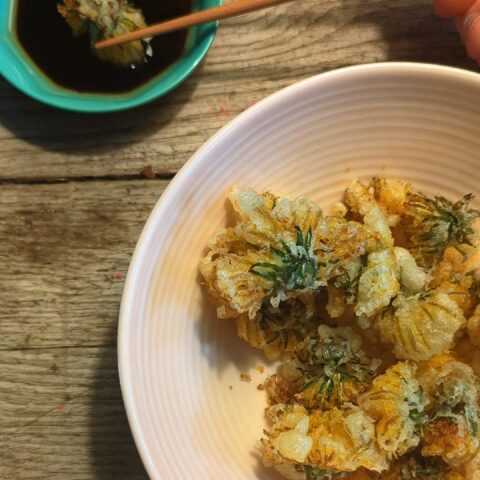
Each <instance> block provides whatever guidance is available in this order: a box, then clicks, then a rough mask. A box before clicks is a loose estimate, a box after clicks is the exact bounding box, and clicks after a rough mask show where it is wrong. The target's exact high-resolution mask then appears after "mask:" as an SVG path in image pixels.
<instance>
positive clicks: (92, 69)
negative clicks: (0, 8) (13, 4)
mask: <svg viewBox="0 0 480 480" xmlns="http://www.w3.org/2000/svg"><path fill="white" fill-rule="evenodd" d="M59 1H60V0H17V16H16V33H17V37H18V40H19V42H20V44H21V45H22V47H23V49H24V50H25V51H26V52H27V54H28V55H29V56H30V58H31V59H32V60H33V61H34V62H35V64H36V65H37V66H38V67H39V68H40V70H42V71H43V73H44V74H45V75H46V76H47V77H49V78H50V79H51V80H52V81H53V82H54V83H56V84H57V85H59V86H61V87H64V88H67V89H70V90H76V91H78V92H84V93H87V92H88V93H125V92H128V91H129V90H133V89H135V88H137V87H139V86H140V85H142V84H144V83H145V82H148V81H149V80H151V79H152V78H153V77H155V76H156V75H158V74H159V73H160V72H162V71H163V70H165V69H166V68H168V67H169V66H170V65H172V63H174V62H175V61H176V60H177V59H178V58H179V57H180V56H181V55H182V53H183V51H184V48H185V41H186V37H187V32H186V31H180V32H172V33H169V34H166V35H161V36H159V37H155V38H153V39H152V41H151V47H152V50H153V56H152V57H148V61H147V62H146V63H144V64H141V65H138V66H136V67H135V68H129V67H128V68H122V67H118V66H116V65H112V64H109V63H106V62H102V61H100V60H98V59H97V58H96V57H95V56H94V55H93V54H92V51H91V48H90V41H89V36H88V35H83V36H81V37H76V38H75V37H74V36H73V34H72V31H71V30H70V27H69V26H68V25H67V23H66V22H65V20H64V18H63V17H62V16H61V15H60V14H59V13H58V11H57V3H59ZM131 4H132V5H133V6H135V7H138V8H140V9H141V10H142V12H143V15H144V17H145V21H146V23H147V25H149V24H152V23H157V22H161V21H163V20H168V19H170V18H174V17H177V16H180V15H186V14H187V13H189V12H190V11H191V7H192V4H191V0H135V1H131Z"/></svg>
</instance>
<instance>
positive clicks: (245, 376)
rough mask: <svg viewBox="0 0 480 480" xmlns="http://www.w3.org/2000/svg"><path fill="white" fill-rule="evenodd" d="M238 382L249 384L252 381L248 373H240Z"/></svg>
mask: <svg viewBox="0 0 480 480" xmlns="http://www.w3.org/2000/svg"><path fill="white" fill-rule="evenodd" d="M240 380H241V381H242V382H251V381H252V377H251V376H250V375H249V374H248V373H241V374H240Z"/></svg>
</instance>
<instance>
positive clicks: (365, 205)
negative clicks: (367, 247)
mask: <svg viewBox="0 0 480 480" xmlns="http://www.w3.org/2000/svg"><path fill="white" fill-rule="evenodd" d="M345 203H346V204H347V205H348V206H349V207H350V208H351V210H352V211H353V212H354V213H356V214H359V215H361V216H362V217H363V221H364V223H365V225H368V226H369V227H372V228H373V229H375V230H376V231H377V232H378V233H379V234H380V238H381V239H382V242H383V246H384V248H391V247H393V237H392V232H391V231H390V227H389V224H388V219H387V216H386V215H385V213H384V212H383V210H382V209H381V207H380V206H379V205H378V203H377V202H376V200H375V198H374V197H373V195H372V193H371V192H370V191H369V190H368V188H367V187H366V186H365V185H364V184H363V183H362V182H360V181H358V180H354V181H353V182H352V183H351V184H350V185H349V186H348V188H347V190H346V191H345Z"/></svg>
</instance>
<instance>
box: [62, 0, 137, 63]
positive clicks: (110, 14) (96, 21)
mask: <svg viewBox="0 0 480 480" xmlns="http://www.w3.org/2000/svg"><path fill="white" fill-rule="evenodd" d="M57 8H58V12H59V13H60V14H61V15H62V16H63V17H64V18H65V21H66V22H67V24H68V26H69V27H70V28H71V30H72V33H73V35H74V36H81V35H85V34H86V35H89V36H90V42H91V44H92V53H93V54H94V55H95V56H96V57H98V58H99V59H100V60H102V61H105V62H109V63H113V64H115V65H118V66H121V67H130V66H132V65H136V64H139V63H142V62H144V61H145V49H144V46H143V44H142V41H141V40H137V41H133V42H129V43H126V44H124V45H118V46H114V47H109V48H104V49H101V50H97V49H96V48H94V47H93V44H94V43H95V42H97V41H99V40H103V39H107V38H112V37H116V36H118V35H122V34H124V33H128V32H131V31H133V30H137V29H139V28H144V27H146V23H145V19H144V17H143V14H142V12H141V10H139V9H138V8H134V7H133V6H132V5H130V3H129V2H128V0H63V3H59V4H58V6H57Z"/></svg>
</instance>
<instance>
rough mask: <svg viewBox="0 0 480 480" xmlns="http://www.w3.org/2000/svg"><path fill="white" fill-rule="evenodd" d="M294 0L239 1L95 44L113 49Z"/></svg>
mask: <svg viewBox="0 0 480 480" xmlns="http://www.w3.org/2000/svg"><path fill="white" fill-rule="evenodd" d="M292 1H294V0H237V1H235V2H232V3H228V4H226V5H221V6H220V7H214V8H208V9H206V10H201V11H200V12H195V13H191V14H189V15H185V16H183V17H178V18H175V19H173V20H168V21H166V22H161V23H157V24H155V25H151V26H149V27H145V28H140V29H138V30H134V31H133V32H130V33H126V34H125V35H119V36H118V37H113V38H109V39H107V40H102V41H100V42H97V43H96V44H95V48H97V49H100V48H106V47H113V46H114V45H120V44H122V43H127V42H132V41H134V40H140V39H142V38H148V37H155V36H157V35H161V34H163V33H169V32H175V31H177V30H183V29H185V28H189V27H194V26H195V25H200V24H202V23H207V22H213V21H215V20H221V19H223V18H230V17H235V16H237V15H242V14H244V13H248V12H253V11H255V10H260V9H262V8H268V7H273V6H275V5H278V4H280V3H286V2H292Z"/></svg>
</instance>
